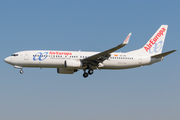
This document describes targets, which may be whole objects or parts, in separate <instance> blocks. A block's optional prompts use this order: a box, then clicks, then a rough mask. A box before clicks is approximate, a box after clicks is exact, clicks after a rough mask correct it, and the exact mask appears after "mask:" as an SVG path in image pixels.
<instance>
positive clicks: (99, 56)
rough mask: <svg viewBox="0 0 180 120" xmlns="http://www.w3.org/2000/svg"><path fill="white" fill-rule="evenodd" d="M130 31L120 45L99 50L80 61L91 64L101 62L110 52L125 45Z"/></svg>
mask: <svg viewBox="0 0 180 120" xmlns="http://www.w3.org/2000/svg"><path fill="white" fill-rule="evenodd" d="M130 36H131V33H129V35H128V36H127V37H126V39H125V40H124V42H123V43H121V44H120V45H118V46H116V47H114V48H111V49H109V50H106V51H104V52H100V53H98V54H95V55H92V56H90V57H88V58H85V59H82V60H81V61H82V62H83V63H85V64H91V65H97V64H98V63H101V62H103V61H104V60H106V59H108V58H109V57H110V56H111V55H110V53H112V52H114V51H116V50H118V49H120V48H122V47H124V46H125V45H127V44H128V42H129V39H130Z"/></svg>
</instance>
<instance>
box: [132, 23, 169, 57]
mask: <svg viewBox="0 0 180 120" xmlns="http://www.w3.org/2000/svg"><path fill="white" fill-rule="evenodd" d="M167 29H168V25H161V26H160V28H159V29H158V30H157V31H156V32H155V33H154V35H153V36H152V37H151V38H150V39H149V41H148V42H147V43H146V44H145V45H144V46H143V47H142V48H141V49H139V50H135V51H132V53H134V52H135V53H138V54H139V55H146V56H154V55H157V54H161V52H162V49H163V45H164V41H165V37H166V32H167Z"/></svg>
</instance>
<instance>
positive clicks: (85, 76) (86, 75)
mask: <svg viewBox="0 0 180 120" xmlns="http://www.w3.org/2000/svg"><path fill="white" fill-rule="evenodd" d="M93 73H94V70H93V69H89V70H88V73H87V72H86V69H84V74H83V77H84V78H87V77H88V75H92V74H93Z"/></svg>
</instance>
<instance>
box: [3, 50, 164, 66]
mask: <svg viewBox="0 0 180 120" xmlns="http://www.w3.org/2000/svg"><path fill="white" fill-rule="evenodd" d="M97 53H99V52H82V51H48V50H36V51H21V52H17V53H14V54H13V55H12V56H9V57H7V58H6V59H5V61H6V62H7V63H9V64H11V65H13V66H15V67H16V66H21V67H40V68H65V61H66V60H81V59H84V58H87V57H89V56H92V55H95V54H97ZM161 60H162V59H160V58H159V59H158V58H151V57H150V56H141V55H138V54H136V55H134V54H131V53H111V56H110V57H109V58H108V59H107V60H105V61H103V63H100V64H99V67H98V69H128V68H134V67H140V66H144V65H150V64H152V63H155V62H159V61H161ZM76 69H84V67H78V68H76ZM94 69H95V68H94Z"/></svg>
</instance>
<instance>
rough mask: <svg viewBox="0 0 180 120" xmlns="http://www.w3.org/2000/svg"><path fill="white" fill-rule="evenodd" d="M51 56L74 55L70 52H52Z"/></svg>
mask: <svg viewBox="0 0 180 120" xmlns="http://www.w3.org/2000/svg"><path fill="white" fill-rule="evenodd" d="M49 55H67V56H68V55H72V53H70V52H58V51H57V52H52V51H50V52H49Z"/></svg>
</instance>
